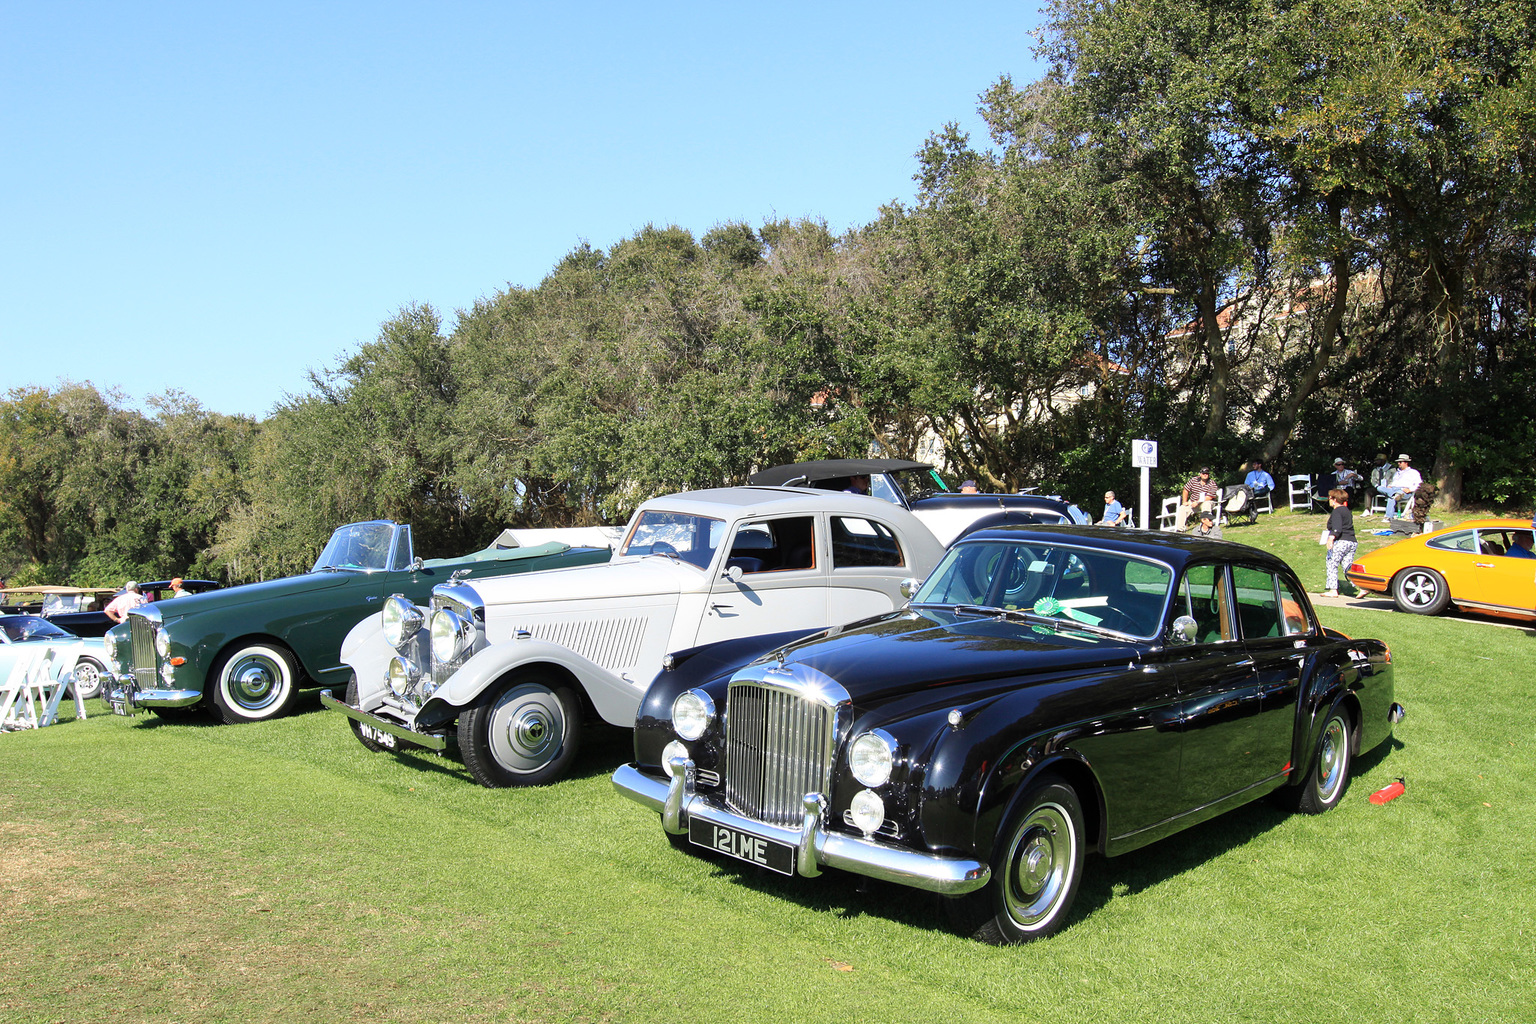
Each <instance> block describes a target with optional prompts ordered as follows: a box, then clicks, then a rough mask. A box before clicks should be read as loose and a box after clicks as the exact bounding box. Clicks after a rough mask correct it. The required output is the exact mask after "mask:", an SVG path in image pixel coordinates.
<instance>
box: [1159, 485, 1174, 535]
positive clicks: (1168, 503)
mask: <svg viewBox="0 0 1536 1024" xmlns="http://www.w3.org/2000/svg"><path fill="white" fill-rule="evenodd" d="M1157 528H1158V529H1159V530H1162V531H1163V532H1164V533H1171V532H1173V531H1175V530H1177V529H1178V528H1179V496H1178V495H1177V494H1175V495H1174V496H1173V497H1171V498H1164V499H1163V505H1162V508H1160V509H1158V511H1157Z"/></svg>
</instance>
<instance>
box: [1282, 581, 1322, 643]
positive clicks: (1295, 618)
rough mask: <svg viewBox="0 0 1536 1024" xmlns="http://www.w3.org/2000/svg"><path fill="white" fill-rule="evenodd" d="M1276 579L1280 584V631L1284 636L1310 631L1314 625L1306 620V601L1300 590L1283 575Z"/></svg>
mask: <svg viewBox="0 0 1536 1024" xmlns="http://www.w3.org/2000/svg"><path fill="white" fill-rule="evenodd" d="M1276 581H1277V582H1278V583H1279V585H1280V612H1281V620H1280V631H1281V632H1282V633H1284V634H1285V635H1286V636H1294V635H1296V634H1297V633H1310V632H1312V631H1313V629H1314V628H1315V627H1314V626H1313V624H1312V623H1311V622H1308V621H1307V612H1306V608H1307V603H1306V602H1305V601H1303V600H1302V599H1301V594H1300V591H1298V590H1297V588H1296V586H1295V584H1293V583H1292V582H1291V581H1290V580H1288V579H1286V578H1285V577H1284V576H1279V577H1276Z"/></svg>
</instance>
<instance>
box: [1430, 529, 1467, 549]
mask: <svg viewBox="0 0 1536 1024" xmlns="http://www.w3.org/2000/svg"><path fill="white" fill-rule="evenodd" d="M1425 546H1426V547H1431V548H1445V549H1446V550H1448V551H1476V550H1478V548H1477V534H1476V533H1475V532H1474V531H1472V530H1461V531H1459V532H1457V533H1447V534H1446V535H1445V536H1443V537H1436V538H1435V539H1434V540H1431V541H1429V542H1427V544H1426V545H1425Z"/></svg>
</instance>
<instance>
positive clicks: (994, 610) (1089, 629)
mask: <svg viewBox="0 0 1536 1024" xmlns="http://www.w3.org/2000/svg"><path fill="white" fill-rule="evenodd" d="M954 611H955V614H957V615H958V614H959V613H961V612H975V613H977V614H979V615H991V616H992V617H994V618H998V619H1017V620H1019V621H1020V622H1028V623H1031V624H1033V625H1038V626H1050V627H1051V628H1052V629H1056V630H1059V631H1062V632H1066V631H1074V632H1079V633H1089V634H1092V635H1094V636H1102V637H1108V638H1109V639H1111V640H1132V641H1134V640H1135V639H1136V638H1135V637H1133V636H1131V635H1130V634H1129V633H1122V632H1120V631H1119V630H1118V629H1110V628H1109V627H1108V626H1101V625H1099V624H1098V623H1095V622H1083V621H1082V620H1081V619H1074V618H1071V617H1070V616H1068V617H1067V618H1058V617H1057V616H1055V615H1041V614H1040V613H1039V612H1031V611H1025V610H1023V609H1020V608H998V607H996V606H994V605H988V604H982V605H976V604H957V605H955V606H954Z"/></svg>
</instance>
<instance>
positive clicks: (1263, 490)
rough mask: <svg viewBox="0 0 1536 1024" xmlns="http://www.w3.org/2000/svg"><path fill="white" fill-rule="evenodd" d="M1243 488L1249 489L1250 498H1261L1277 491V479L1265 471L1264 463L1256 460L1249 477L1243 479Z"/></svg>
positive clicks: (1249, 470)
mask: <svg viewBox="0 0 1536 1024" xmlns="http://www.w3.org/2000/svg"><path fill="white" fill-rule="evenodd" d="M1243 486H1244V487H1246V488H1248V497H1249V498H1259V497H1263V496H1264V495H1266V494H1268V493H1269V492H1270V491H1273V490H1274V489H1275V478H1274V477H1272V476H1270V475H1269V473H1268V472H1266V471H1265V469H1264V463H1262V462H1260V461H1259V460H1258V459H1254V460H1253V465H1252V466H1250V467H1249V468H1248V475H1247V476H1245V477H1243Z"/></svg>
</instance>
